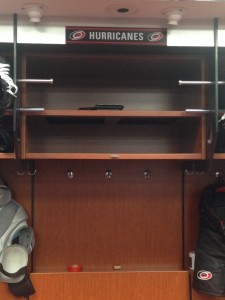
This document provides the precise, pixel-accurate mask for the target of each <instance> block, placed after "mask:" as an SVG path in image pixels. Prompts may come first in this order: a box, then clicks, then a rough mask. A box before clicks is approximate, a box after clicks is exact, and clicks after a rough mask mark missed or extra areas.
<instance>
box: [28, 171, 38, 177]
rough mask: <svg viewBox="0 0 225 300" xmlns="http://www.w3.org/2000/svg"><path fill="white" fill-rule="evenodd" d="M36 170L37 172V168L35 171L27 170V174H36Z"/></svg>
mask: <svg viewBox="0 0 225 300" xmlns="http://www.w3.org/2000/svg"><path fill="white" fill-rule="evenodd" d="M36 172H37V170H36V169H35V170H33V172H31V171H27V174H28V175H29V176H34V175H35V174H36Z"/></svg>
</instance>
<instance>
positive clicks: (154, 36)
mask: <svg viewBox="0 0 225 300" xmlns="http://www.w3.org/2000/svg"><path fill="white" fill-rule="evenodd" d="M147 39H148V40H149V42H158V41H160V40H161V39H163V33H162V32H153V33H150V34H149V35H148V37H147Z"/></svg>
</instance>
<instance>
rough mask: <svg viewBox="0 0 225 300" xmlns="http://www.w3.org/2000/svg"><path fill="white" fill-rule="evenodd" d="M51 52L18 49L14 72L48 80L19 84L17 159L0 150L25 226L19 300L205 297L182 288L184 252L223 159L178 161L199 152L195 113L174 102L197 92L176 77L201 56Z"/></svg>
mask: <svg viewBox="0 0 225 300" xmlns="http://www.w3.org/2000/svg"><path fill="white" fill-rule="evenodd" d="M53 48H54V49H53V50H51V51H50V50H49V48H48V47H47V48H46V47H43V48H42V47H40V49H39V51H37V50H38V49H36V50H35V51H34V50H33V49H32V48H31V47H29V46H27V47H24V48H23V47H22V46H21V49H20V50H21V51H20V55H21V57H20V58H21V59H20V61H21V66H20V71H21V76H22V77H23V78H36V79H38V80H40V79H42V78H45V79H50V78H53V84H46V83H39V84H36V83H28V82H23V83H21V84H20V89H21V103H20V105H21V108H23V110H22V111H20V114H19V115H20V117H21V119H20V121H21V124H20V125H21V127H20V134H21V140H20V146H21V157H20V159H19V161H18V160H17V159H15V156H14V153H11V154H0V158H1V160H0V175H1V176H2V178H3V179H4V180H5V182H6V183H7V184H8V186H9V187H10V188H11V189H12V192H13V196H14V197H15V199H16V200H17V201H18V202H19V203H21V204H22V205H23V206H24V207H25V209H26V211H27V212H28V215H29V223H30V225H31V226H33V227H34V231H35V238H36V244H35V249H34V251H33V253H32V255H31V257H30V262H29V269H30V271H31V280H32V282H33V284H34V287H35V290H36V293H35V294H34V295H32V296H30V300H32V299H37V300H44V299H50V300H51V299H54V300H63V299H65V298H66V299H71V300H72V299H75V298H76V299H78V300H103V299H108V300H111V299H117V300H122V299H123V300H148V299H155V300H164V299H167V300H180V299H182V300H191V299H192V300H209V299H210V300H211V298H210V297H208V296H204V295H199V294H198V293H195V292H194V291H192V289H191V277H192V273H191V271H190V270H189V258H188V255H189V252H190V251H193V250H194V247H195V244H196V240H197V234H198V220H199V210H198V203H199V199H200V197H201V192H202V190H203V188H204V187H205V186H206V185H208V184H210V183H212V182H213V181H214V180H215V172H216V171H219V170H223V169H224V164H223V154H219V156H218V154H216V155H215V158H216V159H215V161H214V163H213V167H212V169H211V171H210V172H203V173H201V172H198V171H196V170H195V169H193V170H190V169H188V170H187V169H186V168H185V166H184V162H187V161H188V162H192V161H196V160H198V161H204V159H205V158H206V144H207V143H206V141H207V137H208V132H207V128H206V117H205V115H204V114H202V113H201V112H199V111H197V112H196V111H195V112H187V111H186V109H204V108H206V105H207V101H208V94H207V90H206V88H205V87H204V86H179V84H178V81H179V80H180V79H186V80H204V79H207V78H208V67H209V63H208V53H204V51H203V53H201V51H197V53H196V50H195V51H193V53H191V52H190V53H186V52H185V51H184V53H182V51H180V52H179V51H178V50H177V49H176V50H174V49H173V51H170V50H168V51H167V53H165V51H161V53H160V52H159V53H157V54H156V52H157V51H153V50H151V51H152V52H151V51H150V53H146V52H145V51H143V52H141V53H137V50H136V49H133V52H132V51H131V53H127V52H126V51H122V52H121V53H113V52H110V51H109V50H108V52H106V53H105V52H104V51H102V50H99V52H97V53H96V52H93V53H90V50H89V51H83V52H82V51H78V50H77V49H74V48H70V49H69V51H68V49H64V48H63V47H62V46H60V47H58V48H57V47H53ZM56 62H57V63H56ZM68 65H69V66H70V67H69V68H68ZM96 104H101V105H120V108H118V107H113V109H110V108H109V107H107V106H106V107H102V106H101V107H100V108H98V109H96V108H95V105H96ZM121 106H123V107H121ZM27 108H28V109H27ZM29 108H33V109H32V110H30V109H29ZM7 117H8V118H9V119H10V118H11V117H12V112H11V111H10V110H9V111H7ZM7 155H8V156H7ZM218 158H220V160H217V159H218ZM18 163H21V165H22V166H24V174H23V173H20V172H17V171H18ZM72 264H78V265H81V266H82V269H83V270H82V272H76V273H75V272H74V273H72V272H68V271H67V267H68V266H70V265H72ZM0 289H1V293H2V295H4V300H11V299H13V297H12V295H10V294H9V293H8V292H7V290H6V285H5V284H1V285H0Z"/></svg>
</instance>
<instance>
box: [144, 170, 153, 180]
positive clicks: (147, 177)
mask: <svg viewBox="0 0 225 300" xmlns="http://www.w3.org/2000/svg"><path fill="white" fill-rule="evenodd" d="M150 175H151V173H150V171H149V170H145V171H144V178H145V179H149V178H150Z"/></svg>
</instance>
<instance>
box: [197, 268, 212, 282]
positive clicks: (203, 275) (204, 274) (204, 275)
mask: <svg viewBox="0 0 225 300" xmlns="http://www.w3.org/2000/svg"><path fill="white" fill-rule="evenodd" d="M197 277H198V279H200V280H209V279H211V278H212V273H211V272H209V271H205V270H202V271H198V273H197Z"/></svg>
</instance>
